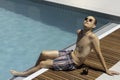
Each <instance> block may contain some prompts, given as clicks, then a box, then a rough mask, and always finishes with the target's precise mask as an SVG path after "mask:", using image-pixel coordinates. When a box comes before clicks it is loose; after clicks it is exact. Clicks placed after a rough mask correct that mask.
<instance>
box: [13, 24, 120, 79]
mask: <svg viewBox="0 0 120 80" xmlns="http://www.w3.org/2000/svg"><path fill="white" fill-rule="evenodd" d="M111 25H112V26H113V25H116V24H114V23H113V24H111ZM105 28H106V29H107V28H110V27H109V26H108V27H105ZM105 28H103V29H104V30H105ZM119 28H120V24H119V25H116V26H113V27H112V28H110V29H109V30H106V31H105V32H104V33H101V32H100V33H101V35H100V33H99V31H97V32H96V33H95V34H96V35H97V36H98V38H99V39H102V38H104V37H105V36H107V35H109V34H110V33H112V32H114V31H115V30H117V29H119ZM103 29H101V30H100V31H102V30H103ZM73 47H74V45H73ZM73 47H72V48H73ZM118 65H119V67H120V61H119V62H118V63H117V64H115V66H113V67H112V68H110V69H114V70H117V69H119V70H120V68H116V66H118ZM47 70H49V69H46V68H42V69H40V70H38V71H36V72H35V73H33V74H31V75H30V76H28V77H26V78H24V77H19V78H16V79H14V80H32V79H33V78H35V77H37V76H39V75H40V74H42V73H44V72H46V71H47ZM104 75H105V74H103V76H104ZM103 76H102V77H103ZM105 77H108V75H107V76H105ZM116 77H117V76H116ZM113 78H114V77H113ZM119 79H120V76H119ZM96 80H103V79H102V78H101V76H100V78H98V79H96ZM107 80H108V79H107ZM109 80H111V79H109ZM112 80H115V79H112ZM117 80H118V79H117Z"/></svg>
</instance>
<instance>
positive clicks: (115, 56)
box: [33, 29, 120, 80]
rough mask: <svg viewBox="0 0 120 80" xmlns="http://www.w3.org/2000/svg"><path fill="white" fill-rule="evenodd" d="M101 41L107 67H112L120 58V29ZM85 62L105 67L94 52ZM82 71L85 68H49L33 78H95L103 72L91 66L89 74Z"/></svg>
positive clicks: (75, 79)
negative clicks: (83, 73)
mask: <svg viewBox="0 0 120 80" xmlns="http://www.w3.org/2000/svg"><path fill="white" fill-rule="evenodd" d="M100 43H101V50H102V53H103V56H104V58H105V61H106V64H107V67H108V68H110V67H111V66H113V65H114V64H115V63H117V62H118V61H119V60H120V29H118V30H117V31H115V32H113V33H111V34H110V35H108V36H107V37H105V38H103V39H102V40H101V41H100ZM85 64H86V65H89V66H92V67H94V68H100V69H103V67H102V66H101V63H100V61H99V59H98V57H97V55H96V54H95V53H94V52H92V53H91V54H90V55H89V56H88V59H87V60H86V61H85ZM82 71H83V68H80V69H77V70H73V71H52V70H48V71H47V72H45V73H43V74H41V75H39V76H37V77H36V78H34V79H33V80H94V79H96V78H97V77H98V76H100V75H101V74H102V73H103V72H102V71H99V70H96V69H92V68H89V73H88V75H81V73H82Z"/></svg>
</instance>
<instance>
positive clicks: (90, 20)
mask: <svg viewBox="0 0 120 80" xmlns="http://www.w3.org/2000/svg"><path fill="white" fill-rule="evenodd" d="M85 20H88V21H89V22H92V21H93V19H89V18H85Z"/></svg>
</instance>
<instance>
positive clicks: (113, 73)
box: [106, 70, 120, 76]
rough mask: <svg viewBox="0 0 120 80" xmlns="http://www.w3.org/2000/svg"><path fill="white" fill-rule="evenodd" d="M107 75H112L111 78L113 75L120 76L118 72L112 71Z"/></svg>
mask: <svg viewBox="0 0 120 80" xmlns="http://www.w3.org/2000/svg"><path fill="white" fill-rule="evenodd" d="M106 73H107V74H108V75H110V76H113V75H120V73H119V72H117V71H112V70H108V71H106Z"/></svg>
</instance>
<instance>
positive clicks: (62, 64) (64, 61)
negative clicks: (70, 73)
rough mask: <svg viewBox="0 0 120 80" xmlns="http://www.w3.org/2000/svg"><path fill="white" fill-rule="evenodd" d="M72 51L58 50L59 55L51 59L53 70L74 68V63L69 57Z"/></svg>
mask: <svg viewBox="0 0 120 80" xmlns="http://www.w3.org/2000/svg"><path fill="white" fill-rule="evenodd" d="M71 52H72V51H59V57H58V58H56V59H54V60H53V66H52V69H53V70H57V71H60V70H65V71H67V70H74V69H76V66H77V65H76V64H75V63H74V62H73V60H72V57H71Z"/></svg>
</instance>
